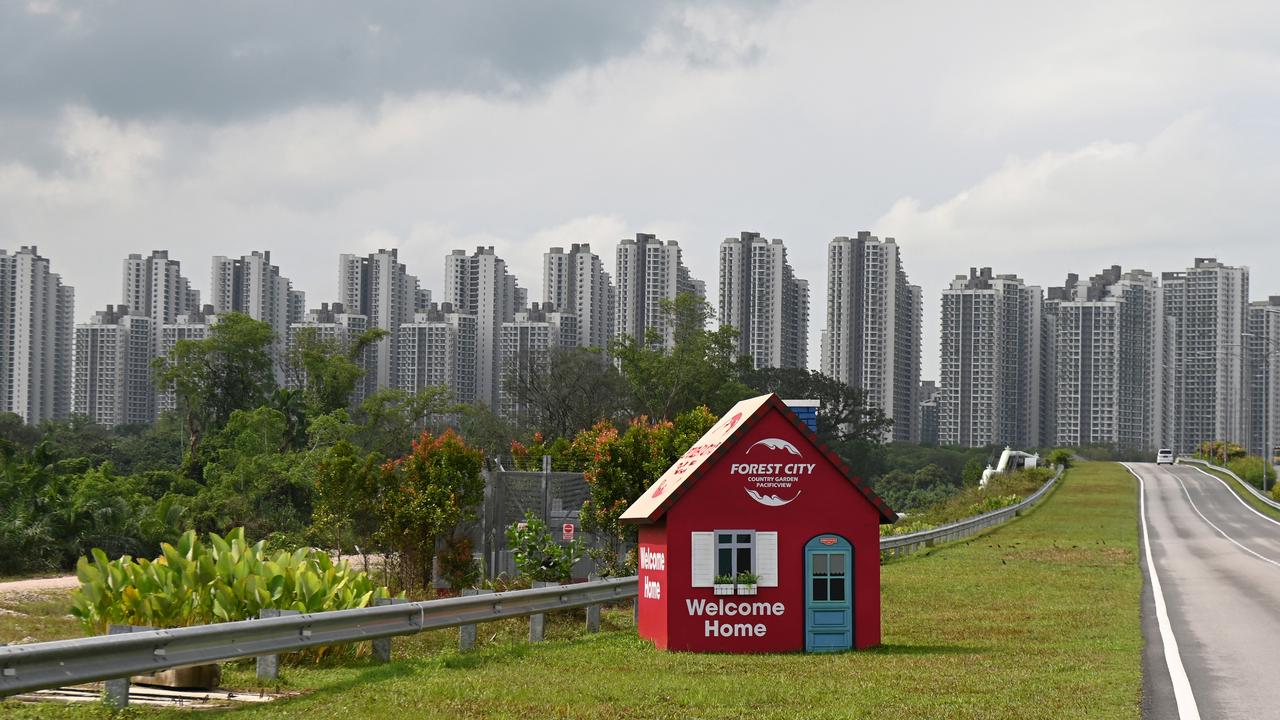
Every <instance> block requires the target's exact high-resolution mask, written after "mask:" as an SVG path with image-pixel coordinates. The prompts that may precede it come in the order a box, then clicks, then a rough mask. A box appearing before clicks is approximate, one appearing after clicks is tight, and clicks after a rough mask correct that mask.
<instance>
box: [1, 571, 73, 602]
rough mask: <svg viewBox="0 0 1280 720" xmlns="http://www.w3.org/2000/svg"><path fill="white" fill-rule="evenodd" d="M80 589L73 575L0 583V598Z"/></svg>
mask: <svg viewBox="0 0 1280 720" xmlns="http://www.w3.org/2000/svg"><path fill="white" fill-rule="evenodd" d="M78 587H80V580H79V578H77V577H76V576H75V575H65V576H63V577H45V578H31V579H30V580H11V581H9V582H2V583H0V597H4V596H7V595H30V594H32V593H44V592H48V591H50V590H73V589H75V588H78Z"/></svg>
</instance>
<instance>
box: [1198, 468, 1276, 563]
mask: <svg viewBox="0 0 1280 720" xmlns="http://www.w3.org/2000/svg"><path fill="white" fill-rule="evenodd" d="M1174 477H1175V478H1177V480H1178V484H1179V485H1181V486H1182V493H1183V494H1184V495H1186V496H1187V502H1189V503H1191V509H1192V510H1195V511H1196V514H1197V515H1199V516H1200V519H1201V520H1203V521H1205V522H1206V523H1208V524H1209V527H1211V528H1213V529H1214V530H1217V531H1218V534H1219V535H1221V536H1222V537H1224V538H1226V539H1227V542H1229V543H1231V544H1232V545H1235V546H1236V547H1238V548H1240V549H1241V550H1243V551H1245V552H1247V553H1249V554H1250V555H1252V556H1254V557H1256V558H1258V559H1259V560H1261V561H1263V562H1267V563H1271V564H1272V565H1275V566H1276V567H1280V562H1276V561H1275V560H1272V559H1271V558H1269V557H1266V556H1265V555H1260V554H1258V553H1256V552H1254V551H1253V550H1250V549H1249V548H1247V547H1245V546H1244V545H1241V544H1240V543H1239V542H1237V541H1236V539H1235V538H1233V537H1231V536H1230V535H1228V534H1226V533H1225V532H1223V531H1222V528H1220V527H1218V526H1217V525H1214V524H1213V521H1212V520H1210V519H1209V518H1207V517H1205V516H1204V513H1202V512H1200V508H1198V507H1196V502H1195V501H1194V500H1192V499H1191V493H1190V492H1188V491H1187V484H1186V483H1184V482H1182V478H1180V477H1178V476H1177V475H1176V474H1175V475H1174ZM1209 477H1213V476H1212V475H1210V476H1209ZM1227 490H1228V491H1230V490H1231V488H1227ZM1231 494H1232V495H1235V493H1234V492H1233V493H1231ZM1236 499H1237V500H1238V499H1239V498H1236ZM1252 509H1253V508H1250V510H1252Z"/></svg>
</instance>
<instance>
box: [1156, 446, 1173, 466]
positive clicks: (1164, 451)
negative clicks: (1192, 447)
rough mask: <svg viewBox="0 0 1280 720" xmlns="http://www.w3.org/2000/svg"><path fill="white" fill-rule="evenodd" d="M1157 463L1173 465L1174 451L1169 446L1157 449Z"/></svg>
mask: <svg viewBox="0 0 1280 720" xmlns="http://www.w3.org/2000/svg"><path fill="white" fill-rule="evenodd" d="M1156 464H1157V465H1172V464H1173V451H1172V450H1170V449H1169V448H1160V449H1159V450H1157V451H1156Z"/></svg>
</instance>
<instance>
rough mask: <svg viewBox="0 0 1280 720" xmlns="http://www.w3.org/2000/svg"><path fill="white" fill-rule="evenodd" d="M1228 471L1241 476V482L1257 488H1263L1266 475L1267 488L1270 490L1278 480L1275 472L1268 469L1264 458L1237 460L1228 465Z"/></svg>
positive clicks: (1241, 458)
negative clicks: (1263, 478) (1263, 479)
mask: <svg viewBox="0 0 1280 720" xmlns="http://www.w3.org/2000/svg"><path fill="white" fill-rule="evenodd" d="M1227 469H1228V470H1230V471H1231V472H1233V473H1235V474H1236V475H1239V476H1240V479H1241V480H1244V481H1245V482H1247V483H1249V484H1251V485H1253V486H1254V487H1256V488H1261V487H1262V476H1263V473H1265V474H1266V478H1267V487H1268V488H1270V487H1271V485H1272V483H1273V482H1274V481H1275V479H1276V474H1275V470H1273V469H1272V468H1269V467H1267V464H1266V463H1265V462H1263V461H1262V458H1260V457H1257V456H1255V455H1249V456H1247V457H1239V458H1235V459H1233V460H1231V461H1229V462H1228V463H1227Z"/></svg>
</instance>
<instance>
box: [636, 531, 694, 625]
mask: <svg viewBox="0 0 1280 720" xmlns="http://www.w3.org/2000/svg"><path fill="white" fill-rule="evenodd" d="M665 531H666V528H665V526H663V525H661V524H659V525H647V526H643V527H641V528H640V555H639V556H638V557H640V558H643V557H645V555H646V554H648V557H649V558H650V559H654V558H658V557H661V558H662V560H663V569H661V570H660V569H657V568H655V567H652V565H653V563H652V562H650V563H648V564H649V565H651V567H644V564H643V563H642V564H640V568H639V571H640V618H639V626H638V629H639V632H640V637H645V638H649V639H650V640H652V641H653V642H654V644H655V645H657V646H658V647H660V648H665V647H667V597H668V595H669V594H670V591H671V586H670V584H669V582H668V578H669V577H670V576H671V573H670V572H669V570H670V567H671V566H670V563H671V556H670V554H668V553H667V541H666V532H665ZM687 571H688V568H687V567H686V572H687ZM655 587H656V588H657V589H658V592H657V593H654V592H653V590H652V589H653V588H655ZM646 589H648V590H649V591H648V592H646ZM654 594H657V595H658V597H656V598H655V597H652V595H654Z"/></svg>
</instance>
